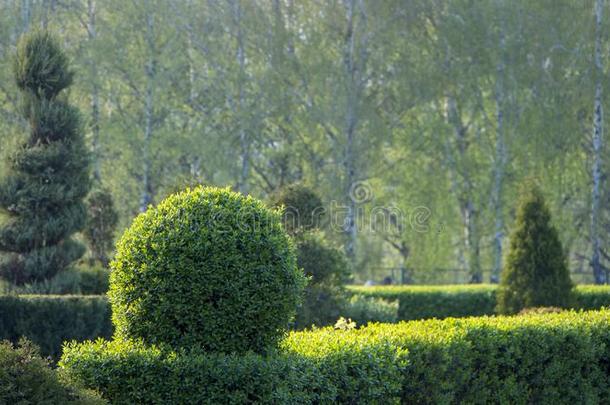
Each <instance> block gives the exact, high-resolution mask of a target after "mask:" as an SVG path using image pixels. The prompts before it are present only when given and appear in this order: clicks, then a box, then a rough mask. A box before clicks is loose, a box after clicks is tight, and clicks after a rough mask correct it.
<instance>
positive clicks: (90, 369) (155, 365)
mask: <svg viewBox="0 0 610 405" xmlns="http://www.w3.org/2000/svg"><path fill="white" fill-rule="evenodd" d="M327 343H328V344H327V345H326V346H325V349H324V350H318V351H314V350H311V351H306V352H296V351H289V350H287V351H286V352H281V353H280V352H277V353H272V354H268V355H267V356H263V355H260V354H256V353H253V352H248V353H243V354H235V353H234V354H226V353H219V352H217V353H209V352H208V353H205V352H203V351H198V350H194V349H190V350H185V349H182V350H180V351H177V352H176V351H173V350H171V349H167V350H164V349H163V348H160V347H157V346H152V347H151V346H146V345H144V344H143V343H142V342H141V341H140V342H134V341H118V340H115V341H112V342H109V341H104V340H101V339H100V340H98V341H96V342H85V343H82V344H79V343H76V342H72V343H69V344H67V345H66V346H65V347H64V354H63V356H62V359H61V361H60V363H59V365H60V367H61V369H62V370H63V371H64V372H66V373H67V374H68V375H69V376H70V377H71V378H75V379H76V380H78V381H79V382H81V383H83V384H84V385H85V386H87V387H95V389H96V390H99V392H101V393H102V394H103V396H104V397H105V398H106V399H108V400H109V401H110V402H111V403H113V404H134V403H158V404H163V403H184V404H187V403H188V404H194V403H200V404H242V403H273V404H311V403H332V402H335V401H338V402H339V403H371V402H373V403H375V402H379V401H381V400H384V399H386V398H392V397H394V398H396V397H397V396H398V394H399V392H400V375H401V372H402V366H403V361H401V359H400V358H399V356H398V355H397V351H396V350H395V349H394V348H392V347H391V346H390V345H388V344H379V342H376V341H374V340H371V341H370V342H362V341H361V340H358V339H351V335H349V334H341V333H338V334H337V335H336V338H335V339H334V344H332V343H330V342H327Z"/></svg>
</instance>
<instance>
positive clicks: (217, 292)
mask: <svg viewBox="0 0 610 405" xmlns="http://www.w3.org/2000/svg"><path fill="white" fill-rule="evenodd" d="M112 268H113V271H112V273H111V275H110V290H109V298H110V302H111V304H112V310H113V311H112V312H113V321H114V325H115V328H116V337H117V338H118V339H121V340H123V339H127V340H129V339H140V338H141V339H143V340H144V341H145V342H146V343H148V344H168V345H171V346H172V347H176V348H177V347H185V348H190V347H192V346H201V347H202V348H203V349H205V350H208V351H221V352H245V351H248V350H254V351H256V352H262V351H265V350H266V349H267V348H268V347H269V346H270V345H273V344H274V343H275V342H276V341H277V340H278V339H279V338H280V337H281V336H282V335H283V334H284V333H285V332H284V331H285V328H286V327H287V325H288V322H289V321H290V320H291V318H292V316H293V315H294V312H295V309H296V307H297V304H298V303H299V301H300V298H301V297H300V295H301V293H302V290H303V287H304V285H305V282H306V279H305V277H304V276H303V273H302V272H301V271H300V270H299V269H298V268H297V265H296V257H295V254H294V247H293V246H292V243H291V241H290V239H289V237H288V236H287V235H286V233H285V232H284V231H283V230H282V226H281V222H280V213H279V212H277V211H272V210H269V209H267V208H266V207H265V206H264V205H263V203H262V202H260V201H258V200H256V199H254V198H252V197H244V196H242V195H241V194H238V193H234V192H232V191H230V190H229V189H218V188H205V187H198V188H195V189H188V190H186V191H184V192H182V193H178V194H174V195H172V196H170V197H168V198H167V199H165V200H164V201H163V202H161V203H160V204H159V205H158V206H157V207H154V208H152V207H151V208H149V209H148V211H146V212H145V213H143V214H141V215H139V216H138V217H137V218H136V219H135V220H134V222H133V224H132V225H131V227H130V228H129V229H128V230H127V231H126V232H125V234H124V235H123V237H122V238H121V240H120V241H119V243H118V245H117V253H116V257H115V260H114V261H113V262H112Z"/></svg>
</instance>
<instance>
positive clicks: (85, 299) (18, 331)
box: [0, 295, 112, 360]
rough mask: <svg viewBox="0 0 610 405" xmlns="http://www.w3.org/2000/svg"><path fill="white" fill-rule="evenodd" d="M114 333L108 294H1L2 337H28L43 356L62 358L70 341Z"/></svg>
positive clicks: (8, 338)
mask: <svg viewBox="0 0 610 405" xmlns="http://www.w3.org/2000/svg"><path fill="white" fill-rule="evenodd" d="M110 336H112V323H111V321H110V306H109V305H108V300H107V299H106V297H105V296H99V295H97V296H96V295H88V296H71V295H55V296H54V295H19V296H16V295H0V340H2V339H6V340H10V341H11V342H13V343H17V342H18V341H19V339H20V338H21V337H27V338H28V339H29V340H31V341H32V342H33V343H34V344H36V345H37V346H39V347H40V352H41V354H42V355H43V356H45V357H46V356H51V357H52V358H53V359H54V360H57V359H59V356H60V354H61V346H62V344H63V342H64V341H66V340H72V339H76V340H86V339H95V338H97V337H105V338H108V337H110Z"/></svg>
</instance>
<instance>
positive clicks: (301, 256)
mask: <svg viewBox="0 0 610 405" xmlns="http://www.w3.org/2000/svg"><path fill="white" fill-rule="evenodd" d="M272 204H273V205H274V206H276V207H278V208H281V209H282V222H283V225H284V229H286V231H287V232H288V233H289V234H290V235H291V236H292V238H293V240H294V243H295V245H296V251H297V264H298V266H299V268H301V269H303V271H304V272H305V275H306V276H307V277H309V283H308V285H307V287H306V288H305V294H304V295H305V296H304V299H303V303H302V304H301V305H300V306H299V308H298V309H297V314H296V318H295V322H294V325H293V326H294V328H296V329H303V328H306V327H309V326H312V325H316V326H326V325H332V324H333V323H334V322H335V321H336V320H337V318H338V317H339V316H340V315H341V311H342V308H343V307H344V306H345V303H346V298H347V294H346V291H345V288H344V284H345V282H346V281H347V279H348V278H349V275H350V272H349V266H348V262H347V260H346V258H345V254H344V253H343V252H342V251H340V250H339V249H336V248H334V247H332V246H331V245H330V244H329V243H328V241H326V240H325V238H324V235H323V234H322V232H321V231H320V228H321V227H322V225H323V220H324V214H325V211H324V207H323V205H322V200H321V199H320V197H319V196H318V195H317V194H316V193H315V192H314V191H313V190H311V189H310V188H308V187H306V186H304V185H302V184H291V185H288V186H286V187H284V188H282V189H281V190H280V191H279V192H278V193H277V194H276V195H275V196H274V198H273V200H272Z"/></svg>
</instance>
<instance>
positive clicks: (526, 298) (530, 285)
mask: <svg viewBox="0 0 610 405" xmlns="http://www.w3.org/2000/svg"><path fill="white" fill-rule="evenodd" d="M572 287H573V285H572V281H571V280H570V273H569V270H568V266H567V261H566V255H565V252H564V251H563V248H562V245H561V242H560V241H559V236H558V234H557V230H556V229H555V227H554V226H553V225H552V224H551V215H550V213H549V209H548V208H547V206H546V204H545V202H544V198H543V196H542V193H541V192H540V190H539V189H538V188H537V187H536V186H532V185H529V184H528V185H526V186H525V187H524V188H523V191H522V195H521V199H520V202H519V207H518V210H517V218H516V223H515V228H514V230H513V233H512V235H511V238H510V248H509V252H508V256H507V260H506V265H505V267H504V270H503V272H502V276H501V281H500V288H499V290H498V308H497V309H498V312H500V313H505V314H511V313H517V312H519V311H520V310H522V309H523V308H532V307H566V306H568V305H569V303H570V297H571V290H572Z"/></svg>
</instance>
